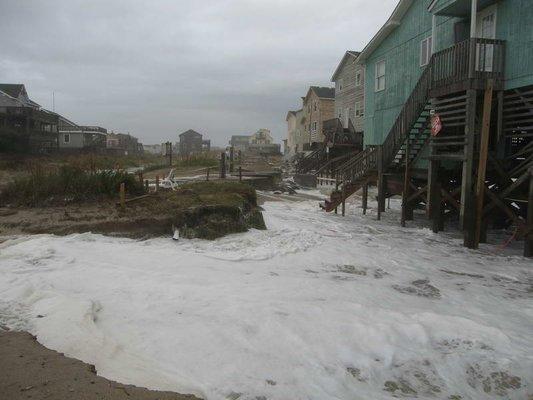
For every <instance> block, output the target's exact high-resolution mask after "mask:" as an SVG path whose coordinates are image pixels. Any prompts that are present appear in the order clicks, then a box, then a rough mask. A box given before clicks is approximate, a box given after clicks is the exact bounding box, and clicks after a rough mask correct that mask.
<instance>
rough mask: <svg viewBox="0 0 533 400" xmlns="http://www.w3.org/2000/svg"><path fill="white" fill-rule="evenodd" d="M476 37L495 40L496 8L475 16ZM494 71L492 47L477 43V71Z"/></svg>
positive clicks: (493, 7) (492, 7) (485, 10)
mask: <svg viewBox="0 0 533 400" xmlns="http://www.w3.org/2000/svg"><path fill="white" fill-rule="evenodd" d="M476 30H477V32H476V33H477V37H478V38H480V39H496V6H495V5H494V6H491V7H487V8H485V9H484V10H481V11H480V12H479V13H478V15H477V29H476ZM493 69H494V45H493V44H490V43H478V45H477V70H478V71H482V72H492V71H493Z"/></svg>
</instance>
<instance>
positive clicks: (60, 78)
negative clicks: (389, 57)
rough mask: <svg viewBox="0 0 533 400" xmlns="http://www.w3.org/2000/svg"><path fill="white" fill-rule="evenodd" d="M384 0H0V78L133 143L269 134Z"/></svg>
mask: <svg viewBox="0 0 533 400" xmlns="http://www.w3.org/2000/svg"><path fill="white" fill-rule="evenodd" d="M395 4H396V0H384V1H371V0H351V1H348V0H346V1H345V0H338V1H323V0H307V1H288V0H287V1H279V0H278V1H267V0H248V1H244V0H240V1H239V0H231V1H209V0H207V1H202V2H199V1H170V0H151V1H135V0H133V1H132V0H113V1H110V0H107V1H103V0H102V1H101V0H92V1H81V0H50V1H44V0H41V1H38V0H0V49H1V56H0V81H1V82H6V83H24V84H26V87H27V89H28V92H29V94H30V96H31V97H32V98H33V99H34V100H35V101H37V102H38V103H40V104H41V105H42V106H43V107H46V108H51V106H52V92H55V98H56V111H57V112H59V113H61V114H63V115H65V116H66V117H67V118H70V119H72V120H73V121H76V122H78V123H80V124H95V125H100V126H104V127H106V128H108V129H112V130H115V131H120V132H130V133H131V134H133V135H136V136H138V137H139V138H140V139H141V140H142V141H143V142H144V143H147V144H149V143H158V142H161V141H165V140H176V139H177V133H179V132H181V131H184V130H186V129H189V128H192V129H195V130H197V131H199V132H201V133H204V134H206V135H207V136H208V137H209V138H211V139H212V141H213V142H214V144H217V145H223V144H226V143H227V140H228V138H229V136H231V135H234V134H246V133H251V132H253V131H255V130H257V129H258V128H262V127H264V128H268V129H271V130H272V133H273V135H274V137H275V138H276V139H277V140H281V139H282V138H283V136H284V134H285V114H286V112H287V110H289V109H295V108H297V107H299V105H300V103H299V99H300V96H303V95H304V94H305V91H306V88H307V87H308V86H309V85H311V84H314V85H330V82H329V79H330V77H331V75H332V73H333V71H334V69H335V67H336V65H337V63H338V62H339V60H340V59H341V57H342V55H343V54H344V51H345V50H348V49H350V50H360V49H362V48H363V47H364V45H365V44H366V43H367V42H368V40H369V39H370V38H371V37H372V36H373V35H374V34H375V32H376V31H377V30H378V29H379V27H380V26H381V24H383V22H384V21H385V20H386V18H387V17H388V16H389V14H390V12H391V11H392V9H393V8H394V6H395Z"/></svg>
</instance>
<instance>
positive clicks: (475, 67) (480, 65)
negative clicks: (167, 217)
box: [339, 38, 505, 182]
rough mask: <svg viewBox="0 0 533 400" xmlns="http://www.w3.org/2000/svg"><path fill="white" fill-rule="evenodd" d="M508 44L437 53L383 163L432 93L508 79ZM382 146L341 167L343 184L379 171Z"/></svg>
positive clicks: (391, 136) (486, 42)
mask: <svg viewBox="0 0 533 400" xmlns="http://www.w3.org/2000/svg"><path fill="white" fill-rule="evenodd" d="M504 67H505V42H504V41H502V40H495V39H479V38H474V39H468V40H466V41H464V42H461V43H457V44H456V45H454V46H452V47H449V48H447V49H444V50H442V51H439V52H437V53H434V54H433V55H432V56H431V59H430V61H429V63H428V66H427V67H426V68H425V70H424V71H423V72H422V75H421V76H420V79H419V80H418V82H417V84H416V86H415V88H414V89H413V91H412V92H411V95H410V96H409V97H408V98H407V100H406V101H405V103H404V106H403V108H402V110H401V111H400V114H399V115H398V117H397V118H396V121H395V122H394V124H393V126H392V128H391V130H390V131H389V133H388V135H387V136H386V138H385V140H384V142H383V144H382V145H381V146H380V147H381V157H380V160H379V162H380V163H383V164H382V165H383V166H384V167H386V166H388V165H390V164H391V163H392V162H393V160H394V158H395V157H396V154H398V151H399V150H400V149H401V147H402V145H403V144H404V143H405V141H406V139H407V136H408V135H409V133H410V132H411V130H412V128H413V127H414V126H415V123H416V122H417V120H418V119H419V117H420V116H421V114H422V111H424V109H425V107H426V106H427V103H428V101H429V96H430V91H431V90H433V89H441V88H444V87H446V86H449V85H453V84H455V83H459V82H466V81H468V80H475V79H494V80H496V81H498V82H499V83H501V82H502V81H503V79H504ZM377 147H378V146H373V147H367V148H366V149H365V150H364V151H362V152H361V153H359V154H358V155H357V156H355V157H354V158H353V159H351V160H349V161H347V162H346V163H345V164H343V165H342V166H340V167H339V172H340V174H341V175H342V179H343V181H345V182H346V181H354V180H358V179H360V178H361V177H362V176H364V175H365V174H367V173H368V172H369V171H370V170H377V168H378V153H380V151H377Z"/></svg>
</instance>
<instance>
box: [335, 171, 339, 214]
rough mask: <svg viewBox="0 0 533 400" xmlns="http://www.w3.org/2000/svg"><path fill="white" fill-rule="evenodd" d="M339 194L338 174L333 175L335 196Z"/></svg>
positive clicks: (336, 212)
mask: <svg viewBox="0 0 533 400" xmlns="http://www.w3.org/2000/svg"><path fill="white" fill-rule="evenodd" d="M338 192H339V174H335V195H337V193H338ZM338 211H339V210H338V207H335V214H338Z"/></svg>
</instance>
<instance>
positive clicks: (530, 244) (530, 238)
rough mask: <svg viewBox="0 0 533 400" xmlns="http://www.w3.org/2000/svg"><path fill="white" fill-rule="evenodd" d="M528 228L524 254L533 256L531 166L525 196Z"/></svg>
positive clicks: (532, 185) (532, 183) (532, 181)
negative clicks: (527, 190)
mask: <svg viewBox="0 0 533 400" xmlns="http://www.w3.org/2000/svg"><path fill="white" fill-rule="evenodd" d="M526 229H527V230H528V231H527V233H526V236H525V237H524V256H525V257H533V167H532V168H530V169H529V194H528V196H527V222H526Z"/></svg>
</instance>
